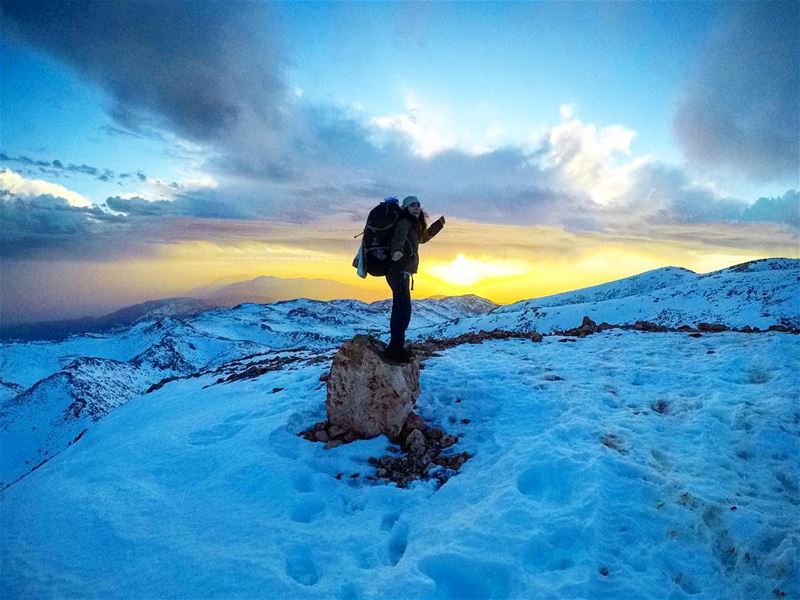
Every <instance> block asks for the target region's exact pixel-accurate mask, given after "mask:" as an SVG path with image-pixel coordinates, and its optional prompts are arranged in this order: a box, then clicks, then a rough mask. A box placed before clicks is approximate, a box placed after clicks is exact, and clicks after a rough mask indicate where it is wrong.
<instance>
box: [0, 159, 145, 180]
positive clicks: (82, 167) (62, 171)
mask: <svg viewBox="0 0 800 600" xmlns="http://www.w3.org/2000/svg"><path fill="white" fill-rule="evenodd" d="M0 161H2V162H4V163H16V164H21V165H26V166H29V167H38V170H39V171H40V172H42V173H47V174H48V175H55V176H56V177H68V176H69V175H73V174H79V175H88V176H89V177H94V178H95V179H98V180H100V181H105V182H114V181H117V180H118V179H126V178H130V177H133V175H132V174H131V173H120V174H117V173H115V172H114V171H112V170H111V169H105V168H101V167H93V166H91V165H87V164H83V163H81V164H79V165H78V164H74V163H67V164H64V163H63V162H62V161H61V160H59V159H57V158H56V159H53V160H40V159H35V158H31V157H29V156H25V155H20V156H9V155H8V154H5V153H2V152H0ZM136 177H138V179H139V180H140V181H146V180H147V176H146V175H145V174H144V173H142V172H141V171H139V172H138V173H137V175H136Z"/></svg>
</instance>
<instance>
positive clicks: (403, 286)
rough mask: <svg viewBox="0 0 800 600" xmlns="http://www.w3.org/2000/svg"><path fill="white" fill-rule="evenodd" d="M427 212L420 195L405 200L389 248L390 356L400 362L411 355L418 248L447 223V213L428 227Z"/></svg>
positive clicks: (388, 354)
mask: <svg viewBox="0 0 800 600" xmlns="http://www.w3.org/2000/svg"><path fill="white" fill-rule="evenodd" d="M426 219H427V215H426V214H425V213H424V212H423V211H422V206H421V205H420V202H419V199H418V198H417V197H416V196H407V197H406V198H405V199H404V200H403V212H402V213H401V215H400V218H399V219H398V221H397V224H396V225H395V229H394V235H393V236H392V242H391V244H390V246H389V251H390V253H391V258H392V266H391V267H390V268H389V272H388V273H387V274H386V281H387V283H388V284H389V287H390V288H391V289H392V317H391V320H390V322H389V329H390V331H391V340H390V341H389V346H388V348H387V349H386V358H389V359H391V360H396V361H398V362H409V361H410V360H411V355H410V354H409V352H408V351H407V350H406V349H405V341H406V329H408V324H409V322H410V321H411V290H413V289H414V273H416V272H417V269H418V268H419V254H418V248H419V245H420V244H424V243H425V242H427V241H428V240H430V239H431V238H432V237H433V236H435V235H436V234H437V233H439V232H440V231H441V230H442V227H444V223H445V219H444V216H442V217H439V219H437V220H436V221H434V223H433V224H432V225H431V226H430V227H428V224H427V220H426Z"/></svg>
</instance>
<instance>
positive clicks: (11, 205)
mask: <svg viewBox="0 0 800 600" xmlns="http://www.w3.org/2000/svg"><path fill="white" fill-rule="evenodd" d="M0 222H2V223H3V227H2V228H1V229H0V258H2V259H9V258H11V259H13V258H21V257H29V256H36V255H40V254H41V253H42V252H45V253H46V254H47V255H48V256H55V257H58V256H61V257H65V254H64V251H65V250H69V252H68V254H77V255H86V254H92V253H93V252H97V251H105V253H106V254H107V255H110V254H114V251H115V249H114V247H113V246H110V247H106V248H104V246H108V245H109V239H108V236H109V235H110V234H112V233H115V232H118V231H119V227H120V226H121V225H124V223H125V219H124V218H123V217H120V216H117V215H113V214H110V213H109V212H108V211H105V210H103V209H102V208H100V207H98V206H74V205H72V204H70V202H69V201H68V200H67V199H66V198H62V197H58V196H53V195H50V194H40V195H25V196H17V195H16V194H14V193H13V192H10V191H9V190H7V189H0Z"/></svg>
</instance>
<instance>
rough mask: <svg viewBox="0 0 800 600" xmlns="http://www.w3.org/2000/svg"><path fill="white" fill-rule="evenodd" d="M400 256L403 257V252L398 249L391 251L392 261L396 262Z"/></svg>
mask: <svg viewBox="0 0 800 600" xmlns="http://www.w3.org/2000/svg"><path fill="white" fill-rule="evenodd" d="M401 258H403V253H402V252H400V250H395V251H394V252H392V260H393V261H394V262H397V261H398V260H400V259H401Z"/></svg>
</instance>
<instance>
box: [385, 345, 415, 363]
mask: <svg viewBox="0 0 800 600" xmlns="http://www.w3.org/2000/svg"><path fill="white" fill-rule="evenodd" d="M383 357H384V358H385V359H386V360H388V361H390V362H396V363H401V364H407V363H410V362H411V359H412V356H411V355H410V354H409V353H408V352H406V350H405V349H404V348H386V352H384V353H383Z"/></svg>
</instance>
